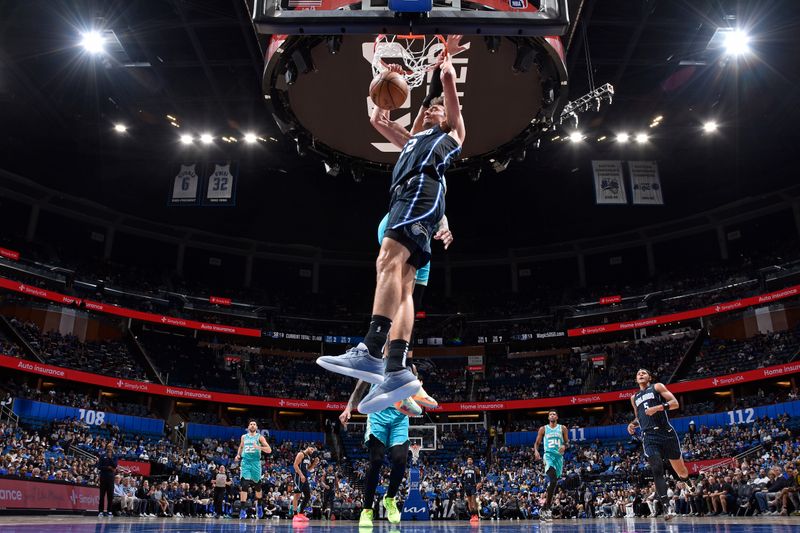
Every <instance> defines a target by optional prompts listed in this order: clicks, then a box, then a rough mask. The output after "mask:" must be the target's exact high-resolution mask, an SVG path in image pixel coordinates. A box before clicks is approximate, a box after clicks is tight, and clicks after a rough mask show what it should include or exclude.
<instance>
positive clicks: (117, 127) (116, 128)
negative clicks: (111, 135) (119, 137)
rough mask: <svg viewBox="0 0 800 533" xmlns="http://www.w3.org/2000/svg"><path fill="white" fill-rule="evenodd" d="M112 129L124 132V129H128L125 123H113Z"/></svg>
mask: <svg viewBox="0 0 800 533" xmlns="http://www.w3.org/2000/svg"><path fill="white" fill-rule="evenodd" d="M114 131H116V132H117V133H125V132H126V131H128V126H126V125H125V124H114Z"/></svg>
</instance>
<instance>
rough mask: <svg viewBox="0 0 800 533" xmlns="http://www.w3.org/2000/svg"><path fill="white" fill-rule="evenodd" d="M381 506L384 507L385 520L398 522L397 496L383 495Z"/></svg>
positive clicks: (392, 522) (391, 522)
mask: <svg viewBox="0 0 800 533" xmlns="http://www.w3.org/2000/svg"><path fill="white" fill-rule="evenodd" d="M383 506H384V507H385V508H386V520H388V521H389V523H390V524H399V523H400V511H399V510H398V509H397V498H390V497H389V496H384V497H383Z"/></svg>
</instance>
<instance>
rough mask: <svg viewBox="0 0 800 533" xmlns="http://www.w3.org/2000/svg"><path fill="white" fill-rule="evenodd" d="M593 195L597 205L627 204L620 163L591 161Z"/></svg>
mask: <svg viewBox="0 0 800 533" xmlns="http://www.w3.org/2000/svg"><path fill="white" fill-rule="evenodd" d="M592 169H593V170H594V194H595V201H596V202H597V203H598V204H627V203H628V196H627V194H626V193H625V180H624V179H623V177H622V161H592Z"/></svg>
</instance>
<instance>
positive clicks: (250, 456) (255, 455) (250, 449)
mask: <svg viewBox="0 0 800 533" xmlns="http://www.w3.org/2000/svg"><path fill="white" fill-rule="evenodd" d="M260 439H261V434H260V433H256V434H255V435H250V434H249V433H245V434H244V447H243V448H242V462H244V461H247V462H249V463H260V462H261V450H259V449H258V447H259V446H261V445H260V444H259V443H258V441H259V440H260Z"/></svg>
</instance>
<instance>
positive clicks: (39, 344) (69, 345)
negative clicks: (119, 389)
mask: <svg viewBox="0 0 800 533" xmlns="http://www.w3.org/2000/svg"><path fill="white" fill-rule="evenodd" d="M11 325H12V326H13V327H14V328H15V329H16V330H17V332H19V333H20V334H21V335H22V337H23V338H24V339H25V341H26V342H27V343H28V345H29V346H30V347H31V348H32V349H33V351H34V352H35V353H36V354H38V355H39V356H40V357H42V359H44V361H45V362H46V363H49V364H51V365H55V366H62V367H67V368H74V369H76V370H83V371H84V372H92V373H95V374H104V375H107V376H115V377H124V378H127V379H139V380H144V379H146V373H145V371H144V369H143V368H142V367H141V366H140V365H139V364H138V363H137V362H136V360H135V359H134V358H133V356H132V355H131V353H130V351H129V350H128V347H127V346H126V345H125V342H124V341H121V340H106V341H85V342H83V341H81V340H80V339H79V338H78V337H76V336H75V335H70V334H67V335H62V334H61V333H59V332H58V331H52V330H51V331H46V332H43V331H42V330H41V329H40V328H39V326H37V325H36V324H34V323H33V322H23V321H21V320H18V319H16V318H12V319H11Z"/></svg>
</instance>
